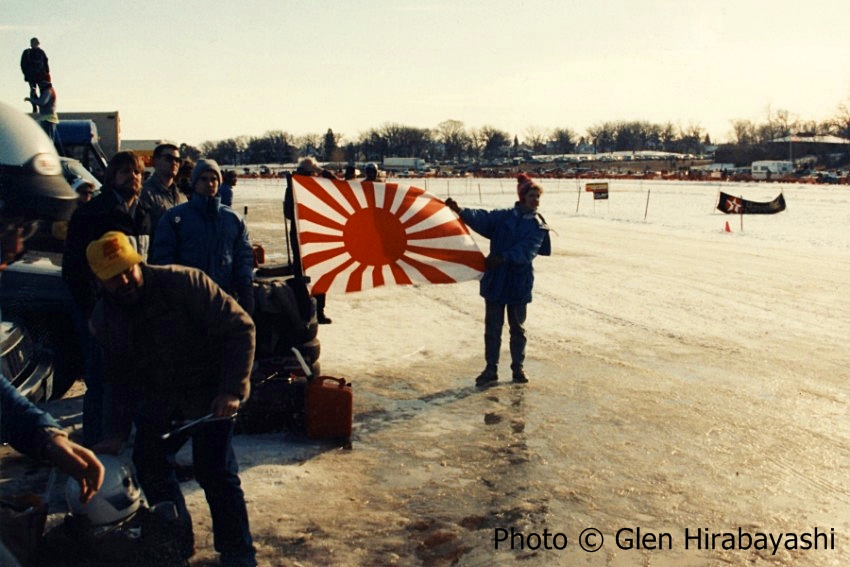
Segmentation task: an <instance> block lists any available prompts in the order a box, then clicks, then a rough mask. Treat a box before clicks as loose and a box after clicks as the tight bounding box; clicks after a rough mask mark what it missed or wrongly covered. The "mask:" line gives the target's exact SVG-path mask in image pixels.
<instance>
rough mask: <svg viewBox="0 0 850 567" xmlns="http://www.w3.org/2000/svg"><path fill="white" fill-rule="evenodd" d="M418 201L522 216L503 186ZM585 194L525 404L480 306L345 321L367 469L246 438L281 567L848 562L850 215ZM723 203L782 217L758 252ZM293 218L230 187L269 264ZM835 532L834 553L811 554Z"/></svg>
mask: <svg viewBox="0 0 850 567" xmlns="http://www.w3.org/2000/svg"><path fill="white" fill-rule="evenodd" d="M594 181H598V180H594ZM402 182H404V183H411V184H415V185H417V186H420V187H423V188H427V189H428V190H429V191H430V192H431V193H433V194H435V195H437V196H439V197H445V196H447V195H451V196H452V197H454V198H455V199H456V200H457V201H458V202H459V203H460V204H461V206H474V207H477V206H481V207H485V208H491V207H506V206H512V204H513V202H514V200H515V191H514V187H515V184H514V182H513V181H512V180H507V179H506V180H478V179H454V180H445V179H428V180H403V181H402ZM583 184H584V182H581V183H580V184H579V183H577V182H576V181H575V180H561V181H558V180H548V181H544V182H543V185H544V188H545V190H546V191H545V193H544V195H543V198H542V202H541V209H540V212H541V213H542V214H543V215H544V216H545V217H546V219H547V221H548V223H549V224H550V226H551V227H552V228H553V229H554V230H555V231H556V233H557V234H556V235H553V249H554V251H553V255H552V256H551V257H546V258H538V259H537V260H536V261H535V267H536V275H537V280H536V284H535V291H534V301H533V303H532V304H531V306H530V308H529V318H528V323H527V328H528V332H529V337H530V342H529V348H528V361H527V371H528V374H529V378H530V383H529V384H527V385H525V386H514V385H512V384H510V382H509V381H505V379H508V378H509V375H508V374H507V372H506V370H505V369H506V368H507V365H508V364H507V362H508V358H507V357H508V355H507V351H506V349H507V340H505V341H504V349H503V363H504V364H503V369H502V374H503V376H502V378H503V382H502V383H501V384H500V385H498V386H496V387H494V388H490V389H487V390H485V391H478V390H476V389H475V388H474V387H473V386H472V384H473V380H474V378H475V376H476V375H477V374H478V372H479V371H480V370H481V369H482V368H483V326H484V325H483V315H484V306H483V300H482V299H481V298H480V297H479V296H478V284H477V282H466V283H461V284H456V285H448V286H422V287H386V288H379V289H374V290H370V291H366V292H362V293H356V294H347V295H330V296H329V297H328V306H327V313H328V315H329V316H330V317H332V318H333V324H332V325H327V326H322V327H321V329H320V333H319V337H320V339H321V341H322V354H321V364H322V371H323V373H324V374H326V375H330V376H341V377H345V378H347V379H349V380H350V381H352V382H353V384H354V399H355V432H354V437H353V440H352V446H351V448H350V449H344V448H339V447H336V446H334V445H333V444H323V443H319V442H309V441H304V440H299V439H293V438H290V437H287V436H285V435H281V434H268V435H256V436H239V437H237V440H236V451H237V454H238V457H239V460H240V466H241V476H242V480H243V484H244V488H245V492H246V495H247V498H248V506H249V513H250V516H251V522H252V531H253V533H254V535H255V539H256V542H257V547H258V550H259V556H260V559H261V564H263V565H273V566H287V567H288V566H295V565H303V566H318V565H428V566H437V565H452V564H457V565H466V566H473V565H474V566H479V565H480V566H484V565H487V566H490V565H509V564H514V563H515V562H517V561H519V560H522V563H523V564H525V565H546V566H549V565H595V566H602V565H606V566H607V565H611V566H691V565H693V566H698V565H699V566H703V565H743V564H747V565H772V566H775V565H795V566H796V565H804V566H809V565H810V566H815V565H817V566H824V565H836V566H838V565H846V564H848V562H850V544H848V541H850V539H848V538H850V481H848V479H847V474H846V471H847V469H848V467H850V411H848V407H850V386H848V384H850V370H848V368H850V348H848V346H847V337H848V336H850V299H848V293H847V287H846V286H847V283H848V282H850V228H848V227H850V191H847V190H846V189H839V188H834V187H813V186H810V185H807V186H796V185H777V184H726V185H722V186H721V185H720V184H708V183H693V184H689V183H681V182H649V181H642V182H641V181H632V182H625V181H612V182H611V190H610V198H609V200H608V201H595V202H594V201H593V199H592V194H590V193H586V192H584V191H583ZM719 189H722V190H724V191H726V192H728V193H731V194H733V195H743V197H744V198H746V199H751V200H764V201H767V200H770V199H772V198H773V197H775V196H776V194H777V193H778V192H779V191H780V190H783V191H784V194H785V198H786V201H787V203H788V210H787V211H785V212H783V213H780V214H778V215H773V216H747V217H745V218H744V219H743V231H742V230H741V224H740V220H741V219H740V218H739V217H734V216H726V215H722V214H720V213H718V212H716V211H714V210H713V207H714V203H715V199H716V194H717V191H718V190H719ZM579 194H580V195H581V196H580V198H579ZM282 196H283V185H282V182H281V181H262V180H240V181H239V184H238V185H237V186H236V188H235V207H236V208H238V209H239V210H242V208H243V207H245V206H247V207H248V221H249V226H250V230H251V235H252V237H253V239H254V240H256V241H262V242H263V243H264V245H265V247H266V251H267V258H268V259H269V261H275V260H280V259H282V258H285V257H286V248H285V245H284V241H283V239H282V238H283V220H282V215H281V200H282ZM647 197H648V198H649V201H648V206H647ZM726 222H728V223H729V225H730V229H731V231H732V232H725V231H724V229H725V224H726ZM481 244H482V247H483V248H484V249H485V251H486V242H481ZM184 492H185V493H186V494H187V496H188V501H189V504H190V507H191V510H192V513H193V516H194V518H195V531H196V539H197V542H198V548H199V549H198V555H197V556H196V557H195V558H194V559H193V561H192V565H193V566H201V565H212V564H214V563H211V561H212V559H213V558H214V553H213V549H212V541H211V530H210V529H209V517H208V512H207V506H206V502H205V500H204V497H203V493H202V492H201V491H200V490H199V489H198V487H197V485H195V484H194V483H192V482H189V483H187V484H185V485H184ZM816 528H817V530H818V533H823V534H824V535H823V537H819V538H817V539H812V540H811V543H813V544H814V543H817V544H818V549H817V550H813V549H799V548H801V547H804V546H805V542H804V540H803V539H800V538H799V536H802V534H804V533H809V534H813V533H814V531H815V529H816ZM591 529H595V530H598V532H592V531H587V530H591ZM638 529H639V530H640V534H641V537H642V538H643V539H642V540H641V542H640V546H639V547H640V548H638V546H637V545H635V544H632V548H631V549H625V548H627V547H629V541H628V538H627V537H626V536H628V535H629V534H632V536H633V538H634V536H635V535H636V533H637V530H638ZM511 530H513V533H514V534H522V535H521V536H520V535H516V537H515V538H514V539H513V542H514V546H513V547H514V548H513V549H511V540H510V539H508V540H505V541H499V542H498V545H497V539H498V538H499V537H500V536H502V535H505V534H510V533H511ZM629 530H630V531H629ZM618 533H619V537H618ZM714 533H720V534H726V533H728V534H732V535H731V536H726V535H721V536H717V537H714V538H713V539H712V537H711V536H707V535H706V534H714ZM546 534H549V535H548V537H544V536H546ZM653 534H656V537H654V539H653V537H652V535H653ZM759 534H763V535H759ZM781 534H785V535H784V536H782V537H783V539H781V540H779V539H778V538H779V537H780V535H781ZM789 534H797V536H798V539H797V540H796V547H797V548H798V549H796V550H791V549H788V548H787V546H788V545H790V544H791V543H792V542H793V541H794V540H792V538H791V536H790V535H789ZM689 536H690V539H688V537H689ZM746 536H750V537H751V538H752V539H751V541H750V542H749V545H747V543H748V540H747V539H746ZM770 536H772V537H773V538H774V541H779V545H778V547H776V549H774V544H773V543H771V542H770V540H769V537H770ZM521 538H522V539H523V540H524V541H522V542H521V541H520V539H521ZM706 538H707V539H706ZM730 538H731V539H730ZM760 542H761V543H764V542H767V544H766V545H767V549H762V548H763V547H765V546H764V545H761V543H760ZM520 543H523V544H524V545H523V548H522V549H520V547H519V545H520ZM618 543H619V545H618ZM582 544H584V545H585V547H588V548H591V547H593V548H594V549H595V550H596V551H595V552H593V553H590V552H587V551H585V550H584V549H583V548H582ZM600 546H601V547H600ZM659 546H660V547H661V548H659ZM546 547H548V549H547V548H546ZM742 547H746V549H741V548H742ZM824 547H826V549H824ZM532 548H533V549H532Z"/></svg>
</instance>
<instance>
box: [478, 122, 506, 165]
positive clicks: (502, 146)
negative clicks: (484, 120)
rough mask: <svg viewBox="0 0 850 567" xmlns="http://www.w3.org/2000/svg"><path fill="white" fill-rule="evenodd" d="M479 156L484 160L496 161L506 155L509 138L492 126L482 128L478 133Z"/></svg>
mask: <svg viewBox="0 0 850 567" xmlns="http://www.w3.org/2000/svg"><path fill="white" fill-rule="evenodd" d="M479 136H480V141H481V156H482V157H483V158H484V159H496V158H500V157H504V156H507V155H508V152H509V151H510V145H511V137H510V135H508V134H507V133H506V132H504V131H502V130H499V129H498V128H495V127H493V126H483V127H482V128H481V130H480V131H479Z"/></svg>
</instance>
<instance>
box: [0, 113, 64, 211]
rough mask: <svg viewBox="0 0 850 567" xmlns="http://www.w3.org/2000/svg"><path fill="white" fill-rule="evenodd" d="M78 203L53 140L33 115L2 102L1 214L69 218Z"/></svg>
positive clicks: (0, 123)
mask: <svg viewBox="0 0 850 567" xmlns="http://www.w3.org/2000/svg"><path fill="white" fill-rule="evenodd" d="M76 206H77V194H76V193H75V192H74V191H72V190H71V187H70V186H69V185H68V182H67V181H65V177H64V176H63V175H62V163H61V162H60V160H59V154H58V153H56V148H55V147H54V146H53V141H52V140H51V139H50V138H48V137H47V134H45V133H44V130H42V129H41V127H40V126H39V125H38V124H37V123H36V122H35V120H33V119H32V118H31V117H29V116H27V115H26V114H24V113H22V112H19V111H17V110H15V109H14V108H13V107H12V106H10V105H8V104H5V103H2V102H0V215H2V216H3V217H8V218H11V217H24V218H27V219H39V218H47V219H49V220H68V219H70V218H71V214H72V213H73V212H74V209H75V208H76Z"/></svg>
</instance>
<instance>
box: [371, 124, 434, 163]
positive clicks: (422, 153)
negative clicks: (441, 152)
mask: <svg viewBox="0 0 850 567" xmlns="http://www.w3.org/2000/svg"><path fill="white" fill-rule="evenodd" d="M378 134H379V135H380V136H381V137H383V139H384V141H385V142H386V151H387V153H386V154H384V155H385V156H398V157H422V158H426V159H428V158H430V153H431V152H430V150H431V145H432V140H433V138H432V136H431V131H430V130H428V129H427V128H413V127H410V126H402V125H400V124H391V123H387V124H384V125H383V126H382V127H381V128H380V129H379V130H378Z"/></svg>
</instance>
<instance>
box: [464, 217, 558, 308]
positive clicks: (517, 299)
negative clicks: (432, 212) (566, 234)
mask: <svg viewBox="0 0 850 567" xmlns="http://www.w3.org/2000/svg"><path fill="white" fill-rule="evenodd" d="M460 218H461V219H463V222H465V223H466V224H467V225H469V227H470V228H471V229H472V230H474V231H475V232H477V233H478V234H480V235H481V236H483V237H485V238H487V239H489V240H490V254H491V255H494V254H495V255H498V256H501V257H502V258H504V262H503V263H502V264H501V265H500V266H498V267H496V268H492V269H488V270H486V271H485V272H484V276H483V277H482V278H481V297H483V298H484V299H486V300H487V301H492V302H494V303H501V304H503V305H518V304H523V303H531V288H532V287H533V286H534V270H533V268H532V266H531V261H532V260H534V257H535V256H537V254H538V252H539V251H540V246H541V244H543V240H544V238H545V237H546V234H547V229H546V228H545V227H544V225H543V224H542V223H541V222H540V220H539V219H538V216H537V213H535V212H531V213H523V212H522V210H521V209H520V206H519V202H517V203H516V204H515V205H514V207H513V208H512V209H496V210H493V211H487V210H484V209H462V210H461V212H460Z"/></svg>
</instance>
